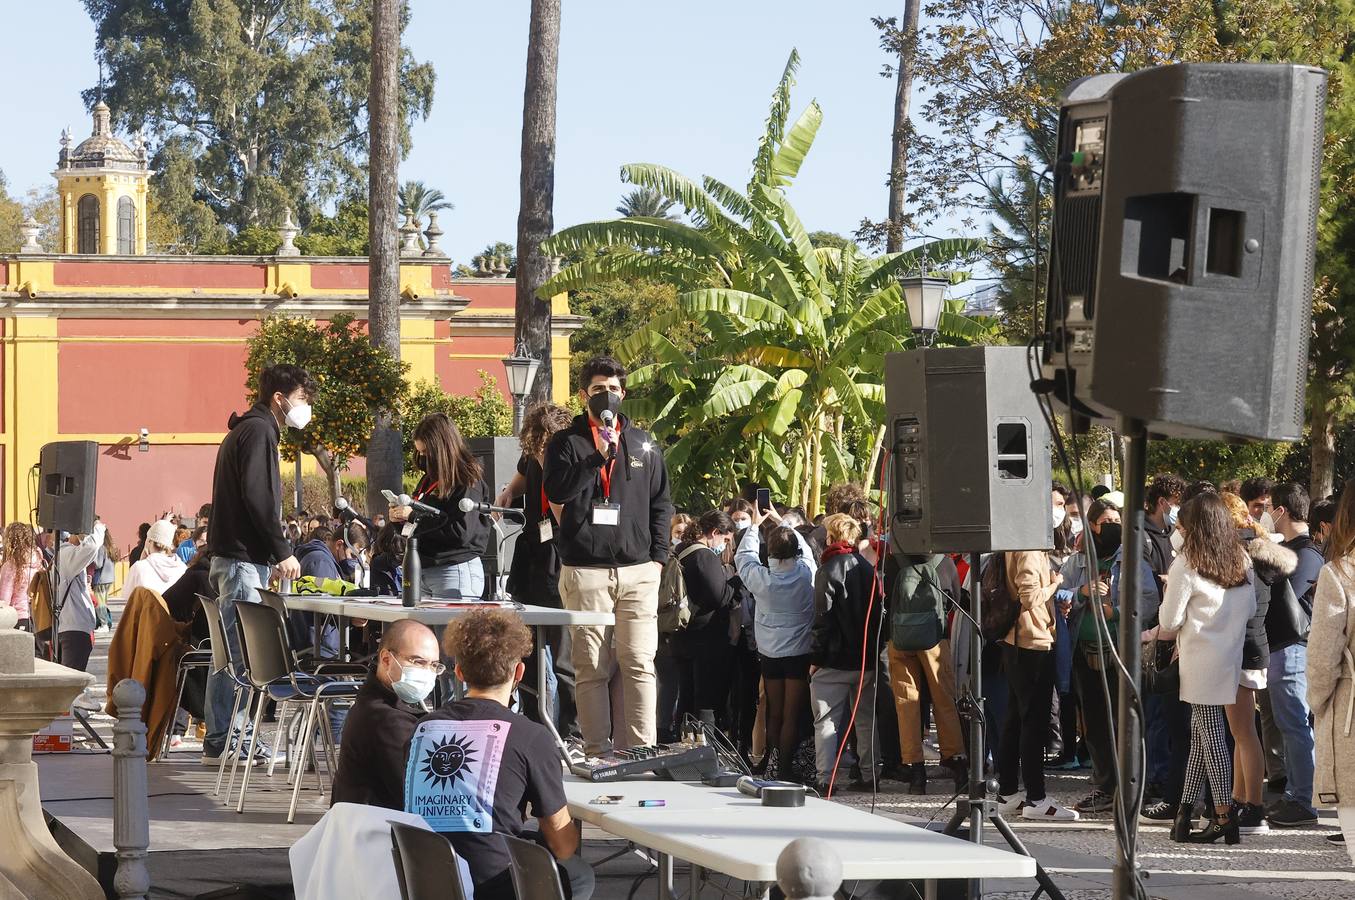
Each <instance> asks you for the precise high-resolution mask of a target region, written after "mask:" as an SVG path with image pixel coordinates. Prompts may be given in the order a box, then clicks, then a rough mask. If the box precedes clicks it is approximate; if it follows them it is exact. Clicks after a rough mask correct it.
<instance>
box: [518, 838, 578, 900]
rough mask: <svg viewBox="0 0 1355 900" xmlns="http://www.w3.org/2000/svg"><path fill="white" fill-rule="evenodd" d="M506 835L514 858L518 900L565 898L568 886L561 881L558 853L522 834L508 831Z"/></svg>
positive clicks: (561, 899)
mask: <svg viewBox="0 0 1355 900" xmlns="http://www.w3.org/2000/svg"><path fill="white" fill-rule="evenodd" d="M503 839H504V840H505V841H507V842H508V856H509V858H510V860H511V861H512V864H511V865H510V866H509V871H510V872H511V873H512V875H513V891H514V892H515V893H516V894H517V895H518V900H565V887H564V885H563V884H561V883H560V868H559V866H557V865H556V864H555V854H553V853H551V852H550V851H549V850H547V849H546V848H545V847H542V846H541V845H540V844H537V843H533V842H532V841H524V840H523V839H522V838H515V837H509V836H508V835H504V838H503Z"/></svg>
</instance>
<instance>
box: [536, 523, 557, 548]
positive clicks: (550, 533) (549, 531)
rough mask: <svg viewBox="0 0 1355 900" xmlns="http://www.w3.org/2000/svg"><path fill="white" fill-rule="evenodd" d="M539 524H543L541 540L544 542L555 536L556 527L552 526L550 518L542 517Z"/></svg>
mask: <svg viewBox="0 0 1355 900" xmlns="http://www.w3.org/2000/svg"><path fill="white" fill-rule="evenodd" d="M539 524H540V526H541V537H540V541H541V543H543V544H544V543H546V542H547V541H549V540H550V539H551V538H552V537H554V536H555V529H554V528H551V525H550V519H542V520H541V522H540V523H539Z"/></svg>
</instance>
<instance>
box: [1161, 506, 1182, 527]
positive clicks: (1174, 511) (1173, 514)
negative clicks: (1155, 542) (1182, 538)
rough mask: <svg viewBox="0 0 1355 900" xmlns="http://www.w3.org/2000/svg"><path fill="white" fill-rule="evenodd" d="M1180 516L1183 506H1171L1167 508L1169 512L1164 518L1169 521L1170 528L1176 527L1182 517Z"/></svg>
mask: <svg viewBox="0 0 1355 900" xmlns="http://www.w3.org/2000/svg"><path fill="white" fill-rule="evenodd" d="M1180 516H1181V507H1179V506H1171V507H1168V508H1167V512H1166V514H1165V515H1164V516H1163V517H1162V520H1163V521H1164V522H1166V523H1167V527H1168V528H1175V527H1176V520H1177V519H1178V518H1180Z"/></svg>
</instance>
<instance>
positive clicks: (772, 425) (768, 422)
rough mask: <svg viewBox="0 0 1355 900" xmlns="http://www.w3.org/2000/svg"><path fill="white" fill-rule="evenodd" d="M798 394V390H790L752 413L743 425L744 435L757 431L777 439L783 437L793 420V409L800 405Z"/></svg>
mask: <svg viewBox="0 0 1355 900" xmlns="http://www.w3.org/2000/svg"><path fill="white" fill-rule="evenodd" d="M800 396H801V392H800V391H798V390H793V391H790V392H788V393H787V394H786V395H785V396H783V397H781V398H780V399H778V400H776V401H775V402H774V403H772V405H771V406H769V407H767V408H765V409H763V410H762V411H761V412H759V413H757V414H756V415H754V416H753V417H752V418H751V419H749V420H748V424H747V425H745V426H744V427H743V435H744V437H752V436H753V435H754V434H757V433H759V432H762V433H765V434H768V435H771V436H772V437H774V438H778V439H779V438H782V437H784V436H785V434H786V430H787V429H788V428H790V425H791V423H792V422H794V421H795V411H796V409H797V408H798V407H799V405H800Z"/></svg>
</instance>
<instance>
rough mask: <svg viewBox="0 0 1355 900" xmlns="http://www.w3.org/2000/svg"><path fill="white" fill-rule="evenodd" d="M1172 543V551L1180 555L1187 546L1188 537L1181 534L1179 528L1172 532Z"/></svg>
mask: <svg viewBox="0 0 1355 900" xmlns="http://www.w3.org/2000/svg"><path fill="white" fill-rule="evenodd" d="M1171 542H1172V549H1173V550H1175V551H1176V552H1177V553H1180V552H1181V550H1182V549H1183V548H1184V547H1185V546H1186V537H1185V535H1183V534H1182V533H1181V529H1179V528H1178V529H1176V530H1175V531H1173V532H1172V537H1171Z"/></svg>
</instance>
